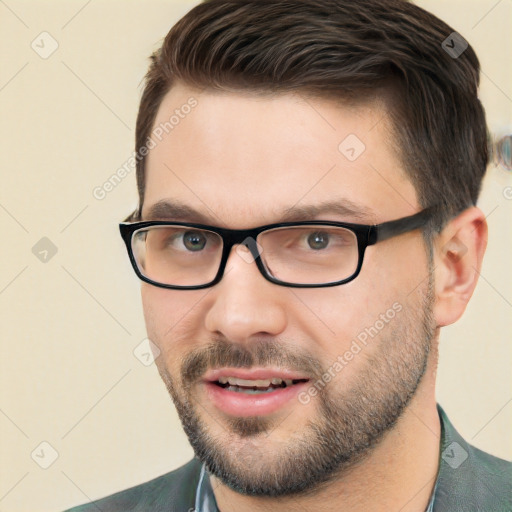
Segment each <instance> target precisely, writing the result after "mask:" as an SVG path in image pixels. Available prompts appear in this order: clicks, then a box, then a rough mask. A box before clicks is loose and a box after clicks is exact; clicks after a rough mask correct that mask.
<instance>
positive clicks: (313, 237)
mask: <svg viewBox="0 0 512 512" xmlns="http://www.w3.org/2000/svg"><path fill="white" fill-rule="evenodd" d="M307 240H308V245H309V247H310V248H311V249H314V250H316V251H317V250H320V249H325V248H326V247H327V246H328V245H329V233H325V232H322V231H315V232H314V233H311V234H310V235H309V236H308V238H307Z"/></svg>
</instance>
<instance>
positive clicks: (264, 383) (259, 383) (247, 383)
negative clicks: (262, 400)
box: [218, 377, 293, 388]
mask: <svg viewBox="0 0 512 512" xmlns="http://www.w3.org/2000/svg"><path fill="white" fill-rule="evenodd" d="M218 380H219V383H220V384H229V385H231V386H244V387H257V388H268V387H269V386H270V385H271V384H273V385H274V386H281V385H282V384H283V382H284V383H285V384H286V385H287V386H291V385H292V384H293V380H292V379H280V378H279V377H273V378H272V379H260V380H246V379H238V378H236V377H219V379H218Z"/></svg>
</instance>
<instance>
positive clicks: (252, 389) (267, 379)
mask: <svg viewBox="0 0 512 512" xmlns="http://www.w3.org/2000/svg"><path fill="white" fill-rule="evenodd" d="M309 380H310V379H309V378H308V377H307V376H305V375H299V374H297V373H293V372H289V371H286V370H280V369H271V370H270V369H264V368H260V369H249V370H248V369H242V368H231V369H229V368H224V369H221V370H213V371H211V372H208V373H207V375H206V376H205V379H204V381H203V384H204V385H205V388H206V392H207V395H208V398H209V400H210V401H211V403H212V404H213V405H214V406H215V407H216V408H217V409H219V410H220V411H222V412H224V413H226V414H228V415H230V416H237V417H248V416H262V415H267V414H272V413H274V412H276V411H278V410H279V409H281V408H283V407H284V406H285V405H286V404H288V403H289V402H290V401H291V400H292V399H293V398H294V397H296V396H297V394H298V393H299V392H300V390H301V389H303V388H304V386H306V385H307V383H308V382H309Z"/></svg>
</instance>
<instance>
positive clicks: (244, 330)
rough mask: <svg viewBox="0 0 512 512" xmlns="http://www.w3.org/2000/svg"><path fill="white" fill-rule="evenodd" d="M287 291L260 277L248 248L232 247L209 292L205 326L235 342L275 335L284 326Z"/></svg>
mask: <svg viewBox="0 0 512 512" xmlns="http://www.w3.org/2000/svg"><path fill="white" fill-rule="evenodd" d="M286 292H287V290H286V288H283V287H281V286H277V285H275V284H273V283H271V282H269V281H267V280H266V279H265V278H264V277H263V276H262V275H261V273H260V271H259V270H258V268H257V266H256V263H255V262H254V259H253V257H252V255H251V252H250V251H249V249H248V248H247V247H245V246H243V245H239V246H235V247H233V249H232V250H231V254H230V255H229V258H228V261H227V264H226V270H225V272H224V277H223V278H222V280H221V281H220V282H219V283H218V284H216V285H215V286H214V287H213V288H212V290H211V293H212V294H213V297H212V298H211V299H210V300H212V305H211V307H210V309H209V310H208V312H207V314H206V318H205V327H206V329H207V330H208V331H210V332H211V333H214V334H221V335H223V336H225V337H226V338H227V339H229V340H231V341H233V342H236V343H244V342H246V341H248V340H250V339H251V338H252V337H257V336H268V335H271V336H277V335H279V334H281V333H282V332H283V331H284V330H285V328H286V324H287V318H286V311H285V303H284V299H285V297H286V295H285V294H286Z"/></svg>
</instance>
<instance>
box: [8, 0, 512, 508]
mask: <svg viewBox="0 0 512 512" xmlns="http://www.w3.org/2000/svg"><path fill="white" fill-rule="evenodd" d="M195 3H196V2H195V1H189V2H185V1H183V2H181V1H174V0H172V1H169V0H168V1H156V0H151V1H148V0H146V1H144V2H142V1H134V0H131V1H127V0H123V1H121V0H109V1H101V0H92V1H89V2H87V1H86V0H84V1H80V2H78V1H70V0H65V1H64V0H61V1H46V2H41V1H36V0H31V1H28V0H27V1H22V0H5V1H3V0H2V1H0V38H1V43H0V45H1V46H0V48H1V52H2V65H1V67H0V109H1V115H0V140H1V141H2V165H1V173H2V179H1V188H0V226H1V229H2V265H1V270H0V311H1V314H2V321H1V323H0V329H1V333H0V339H1V354H0V361H1V362H0V365H1V367H0V511H2V512H6V511H11V512H19V511H57V510H61V509H63V508H65V507H68V506H71V505H74V504H78V503H82V502H86V501H87V500H88V498H98V497H100V496H103V495H106V494H109V493H112V492H113V491H116V490H120V489H122V488H126V487H128V486H131V485H134V484H137V483H140V482H143V481H145V480H148V479H150V478H152V477H155V476H157V475H160V474H162V473H165V472H167V471H169V470H171V469H173V468H175V467H177V466H179V465H181V464H182V463H184V462H185V461H187V460H188V459H189V458H190V457H191V455H192V452H191V449H190V448H189V446H188V443H187V440H186V438H185V435H184V434H183V433H182V431H181V427H180V425H179V421H178V419H177V416H176V414H175V412H174V408H173V407H172V405H171V402H170V399H169V398H168V396H167V393H166V391H165V389H164V386H163V385H162V384H161V383H160V380H159V377H158V374H157V372H156V369H155V367H154V365H151V366H144V365H143V364H142V363H141V362H140V361H139V360H138V359H137V358H136V357H135V356H134V353H133V351H134V349H135V348H136V347H137V346H138V345H139V344H140V342H141V341H142V340H143V339H144V338H145V329H144V324H143V318H142V312H141V306H140V296H139V283H138V281H137V279H136V277H135V275H134V274H133V272H132V270H131V268H130V267H129V263H128V260H127V258H126V255H125V251H124V248H123V245H122V241H121V238H120V237H119V234H118V229H117V222H118V221H119V220H120V219H121V218H123V217H124V216H125V215H126V214H127V213H128V212H130V211H131V209H132V208H133V207H134V206H135V204H136V194H135V176H134V173H130V174H129V175H128V176H127V177H126V178H125V179H124V180H123V181H122V182H121V183H120V184H119V185H118V186H117V187H116V188H115V189H113V190H112V191H111V192H110V193H108V194H107V195H106V197H105V198H104V199H103V200H98V199H95V197H94V196H93V190H94V189H95V187H98V186H101V185H102V184H103V183H104V182H105V181H106V180H107V179H108V178H109V177H110V176H111V175H112V174H113V173H114V172H115V171H116V170H117V169H118V168H119V167H121V166H122V165H123V164H124V163H125V162H126V161H127V159H128V158H129V156H130V155H131V153H132V151H133V139H134V124H135V116H136V110H137V105H138V100H139V95H140V87H139V84H140V81H141V79H142V77H143V75H144V72H145V70H146V66H147V57H148V56H149V54H150V53H151V52H152V51H153V50H154V49H155V48H156V47H157V46H158V43H159V41H160V39H161V38H162V37H164V36H165V34H166V33H167V31H168V30H169V28H170V27H171V25H173V23H174V22H175V21H176V20H177V19H178V18H179V17H181V15H183V14H184V13H185V12H186V11H187V10H188V9H189V8H190V7H191V6H193V5H194V4H195ZM419 3H420V4H421V5H422V6H424V7H426V8H428V9H430V10H431V11H433V12H434V13H436V14H438V15H439V16H441V17H442V18H443V19H445V20H446V21H447V22H448V23H449V24H451V25H452V26H453V27H454V28H455V29H456V30H458V31H460V32H461V33H462V34H463V35H464V36H465V37H466V38H467V39H468V40H469V41H470V43H471V44H473V46H474V47H475V48H476V50H477V53H478V54H479V57H480V59H481V62H482V67H483V72H484V75H483V76H482V89H481V96H482V98H483V101H484V104H485V106H486V109H487V113H488V119H489V124H490V127H491V130H492V132H493V133H494V134H496V135H503V134H505V133H511V129H512V100H511V98H512V76H511V74H512V68H511V66H510V62H511V56H512V55H511V48H512V36H511V33H510V19H512V2H511V0H501V1H497V0H472V1H469V0H460V1H450V2H445V1H442V0H435V1H434V0H423V1H421V2H419ZM44 31H46V32H48V33H49V34H51V38H53V39H54V40H56V41H57V43H58V45H59V46H58V49H57V50H56V51H55V53H53V54H52V55H51V56H49V57H48V58H46V59H43V58H41V57H40V56H39V54H38V53H36V51H35V50H34V49H33V48H32V47H31V43H32V41H34V40H35V43H34V45H35V48H37V50H38V51H39V53H43V54H44V52H45V51H46V52H48V51H49V50H50V49H51V44H52V39H50V36H46V35H43V36H39V34H41V32H44ZM41 41H42V42H41ZM53 44H55V43H53ZM507 187H512V174H511V173H510V172H507V171H505V170H504V169H502V168H500V167H499V166H498V167H493V168H490V169H489V172H488V176H487V178H486V182H485V188H484V192H483V194H482V198H481V201H480V206H481V208H482V209H483V210H484V212H485V213H486V214H487V215H488V217H489V219H488V220H489V224H490V236H489V251H488V254H487V257H486V260H485V264H484V267H483V270H482V279H481V281H480V283H479V285H478V287H477V290H476V293H475V297H474V298H473V300H472V302H471V304H470V306H469V308H468V310H467V312H466V314H465V315H464V317H463V319H462V320H461V321H460V322H459V323H458V324H457V325H455V326H453V327H450V328H446V329H445V330H444V331H443V334H442V340H441V363H440V368H439V392H438V398H439V401H440V402H441V403H442V404H443V406H444V407H445V409H446V410H447V412H448V414H449V415H450V416H451V418H452V420H453V421H454V423H455V425H456V426H457V427H458V429H459V430H460V431H461V433H462V434H463V435H464V436H465V437H466V438H467V439H468V440H471V442H473V443H474V444H475V445H477V446H478V447H481V448H482V449H484V450H487V451H489V452H491V453H493V454H496V455H499V456H502V457H505V458H509V459H510V458H512V442H511V438H510V432H511V431H512V429H511V427H512V403H511V401H512V389H511V384H510V367H511V360H512V357H511V355H512V353H511V350H512V349H511V346H512V345H511V343H510V341H511V332H512V322H511V318H512V315H511V312H512V285H511V283H512V265H511V257H510V252H511V251H510V249H511V247H512V242H511V241H512V235H511V227H510V223H511V219H512V216H511V213H512V200H507V199H506V197H505V196H506V195H507V194H506V191H507V190H508V191H509V194H508V197H509V198H510V197H511V194H510V191H511V190H512V189H507ZM43 237H47V238H49V239H50V240H51V242H52V243H53V244H54V245H55V246H56V248H57V253H56V254H55V255H54V256H51V253H48V256H47V259H48V261H47V262H42V261H40V260H39V259H38V257H36V255H34V254H33V252H32V248H33V246H34V245H35V244H36V243H38V241H39V240H40V239H41V238H43ZM40 243H43V244H44V242H40ZM38 247H39V246H38ZM41 247H42V246H41ZM41 247H39V249H38V251H35V252H36V253H37V252H40V251H42V250H44V247H42V248H41ZM43 256H44V254H39V257H43ZM43 441H44V442H47V443H49V444H50V445H51V447H53V450H55V451H56V452H57V453H58V458H57V459H56V460H55V461H54V462H53V463H52V464H51V465H50V466H49V467H48V468H47V469H42V468H41V467H40V465H41V464H43V465H45V464H49V463H50V462H51V457H52V448H49V447H48V446H47V445H43V446H42V447H41V446H40V443H41V442H43ZM31 453H33V455H32V457H31Z"/></svg>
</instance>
